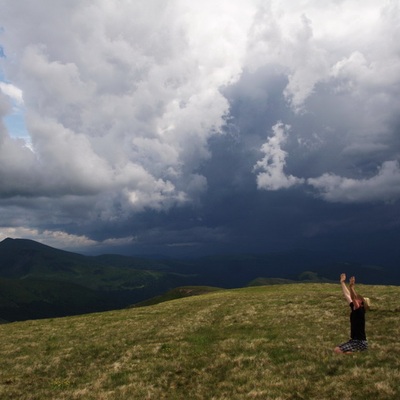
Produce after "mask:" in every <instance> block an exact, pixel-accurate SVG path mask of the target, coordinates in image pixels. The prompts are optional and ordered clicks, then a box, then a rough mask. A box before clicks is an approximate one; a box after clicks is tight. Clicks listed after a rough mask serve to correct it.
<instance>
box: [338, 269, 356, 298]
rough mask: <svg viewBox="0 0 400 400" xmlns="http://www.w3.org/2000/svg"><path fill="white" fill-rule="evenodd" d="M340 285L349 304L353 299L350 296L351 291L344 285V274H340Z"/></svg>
mask: <svg viewBox="0 0 400 400" xmlns="http://www.w3.org/2000/svg"><path fill="white" fill-rule="evenodd" d="M340 286H341V287H342V292H343V296H344V298H345V299H346V301H347V303H348V304H350V303H351V302H352V301H353V300H352V298H351V293H350V292H349V289H347V286H346V274H341V275H340Z"/></svg>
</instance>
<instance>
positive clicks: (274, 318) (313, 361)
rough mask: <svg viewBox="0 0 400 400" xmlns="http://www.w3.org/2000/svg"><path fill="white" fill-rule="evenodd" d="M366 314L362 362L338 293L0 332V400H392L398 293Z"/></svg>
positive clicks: (278, 288) (268, 296)
mask: <svg viewBox="0 0 400 400" xmlns="http://www.w3.org/2000/svg"><path fill="white" fill-rule="evenodd" d="M358 290H359V292H360V293H362V294H364V295H365V296H368V297H369V298H370V299H371V302H372V308H371V311H370V312H369V313H368V314H367V335H368V339H369V350H368V351H367V352H364V353H358V354H354V355H353V356H346V355H338V354H334V353H333V348H334V347H335V346H336V345H337V344H338V343H342V342H343V341H345V340H347V339H348V330H349V321H348V310H347V308H348V307H347V306H346V302H345V301H344V300H343V298H342V293H341V289H340V285H339V284H290V285H272V286H268V287H253V288H246V289H236V290H224V291H218V292H214V293H209V294H205V295H201V296H193V297H189V298H185V299H181V300H176V301H169V302H164V303H161V304H157V305H155V306H150V307H144V308H132V309H126V310H119V311H110V312H105V313H96V314H88V315H83V316H79V317H68V318H56V319H51V320H36V321H26V322H20V323H15V324H5V325H0V388H1V389H0V390H1V398H2V400H14V399H18V400H42V399H82V400H83V399H85V400H98V399H102V400H115V399H118V400H132V399H148V400H163V399H164V400H171V399H174V400H187V399H219V400H222V399H229V400H243V399H257V400H266V399H268V400H279V399H287V400H296V399H310V400H311V399H313V400H317V399H318V400H319V399H324V400H338V399H351V400H365V399H379V400H393V399H399V398H400V375H399V372H398V371H399V361H398V360H399V357H400V350H399V347H398V345H397V342H396V340H393V338H397V337H398V336H399V324H398V321H399V312H400V311H399V310H400V288H399V287H393V286H367V285H366V286H363V285H359V286H358Z"/></svg>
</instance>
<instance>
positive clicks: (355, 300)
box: [349, 276, 361, 309]
mask: <svg viewBox="0 0 400 400" xmlns="http://www.w3.org/2000/svg"><path fill="white" fill-rule="evenodd" d="M355 283H356V278H355V277H354V276H352V277H351V278H350V282H349V287H350V297H351V301H352V302H353V304H354V309H357V308H359V307H360V305H361V301H360V300H359V298H358V295H357V293H356V289H355Z"/></svg>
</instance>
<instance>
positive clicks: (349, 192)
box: [307, 161, 400, 203]
mask: <svg viewBox="0 0 400 400" xmlns="http://www.w3.org/2000/svg"><path fill="white" fill-rule="evenodd" d="M307 183H308V184H309V185H311V186H313V187H314V188H315V189H317V190H318V191H319V192H320V195H321V197H323V198H324V199H325V200H327V201H330V202H340V203H368V202H381V201H386V202H393V201H397V200H399V199H400V167H399V163H398V162H397V161H386V162H384V163H383V165H382V166H381V168H380V169H379V171H378V173H377V174H376V175H375V176H373V177H371V178H368V179H358V180H357V179H350V178H344V177H341V176H337V175H334V174H324V175H322V176H320V177H318V178H310V179H307Z"/></svg>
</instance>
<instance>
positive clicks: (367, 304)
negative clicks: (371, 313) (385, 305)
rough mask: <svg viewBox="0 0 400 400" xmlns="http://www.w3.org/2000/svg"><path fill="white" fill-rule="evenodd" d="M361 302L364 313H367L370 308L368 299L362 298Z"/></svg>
mask: <svg viewBox="0 0 400 400" xmlns="http://www.w3.org/2000/svg"><path fill="white" fill-rule="evenodd" d="M363 301H364V308H365V310H366V311H368V310H369V309H370V307H371V300H370V299H369V297H364V298H363Z"/></svg>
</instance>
